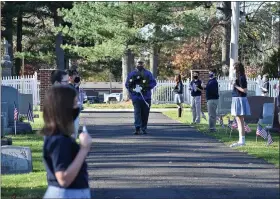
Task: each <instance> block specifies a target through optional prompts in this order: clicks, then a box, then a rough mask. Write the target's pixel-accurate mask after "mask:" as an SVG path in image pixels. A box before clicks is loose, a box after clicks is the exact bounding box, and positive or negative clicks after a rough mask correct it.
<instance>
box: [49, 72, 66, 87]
mask: <svg viewBox="0 0 280 199" xmlns="http://www.w3.org/2000/svg"><path fill="white" fill-rule="evenodd" d="M65 75H67V72H65V71H63V70H54V71H52V73H51V83H52V84H54V83H55V82H56V81H57V82H61V81H62V78H63V76H65Z"/></svg>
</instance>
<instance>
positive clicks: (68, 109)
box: [42, 86, 92, 198]
mask: <svg viewBox="0 0 280 199" xmlns="http://www.w3.org/2000/svg"><path fill="white" fill-rule="evenodd" d="M78 109H79V108H78V97H77V93H76V91H75V90H74V89H73V88H71V87H69V86H53V87H52V88H51V89H50V90H48V92H47V93H46V96H45V101H44V108H43V118H44V123H45V126H44V128H43V130H42V134H43V135H44V136H45V140H44V147H43V158H44V164H45V167H46V170H47V181H48V189H47V191H46V193H45V196H44V198H91V194H90V189H89V184H88V172H87V164H86V162H85V158H86V156H87V154H88V152H89V150H90V146H91V143H92V139H91V137H90V135H89V134H87V133H86V132H82V133H81V134H80V136H79V139H80V146H79V145H78V144H77V143H76V141H75V140H74V139H73V138H72V137H71V135H72V134H73V133H74V120H75V119H76V118H77V117H78V114H79V110H78Z"/></svg>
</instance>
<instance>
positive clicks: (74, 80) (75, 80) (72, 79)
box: [68, 70, 83, 139]
mask: <svg viewBox="0 0 280 199" xmlns="http://www.w3.org/2000/svg"><path fill="white" fill-rule="evenodd" d="M68 75H69V85H70V86H72V87H73V88H74V89H75V90H76V91H77V95H78V106H79V108H80V109H79V113H80V111H81V109H82V105H83V99H81V94H80V88H79V86H80V84H81V78H80V77H79V73H78V71H77V70H69V71H68ZM74 125H75V133H74V134H73V137H74V138H75V139H77V137H78V133H79V126H80V118H79V117H77V119H76V120H75V121H74Z"/></svg>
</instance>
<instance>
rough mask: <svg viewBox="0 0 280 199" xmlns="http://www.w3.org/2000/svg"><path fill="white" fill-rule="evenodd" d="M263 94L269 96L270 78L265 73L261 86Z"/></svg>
mask: <svg viewBox="0 0 280 199" xmlns="http://www.w3.org/2000/svg"><path fill="white" fill-rule="evenodd" d="M261 91H262V96H268V95H269V79H268V75H267V74H265V75H263V84H262V86H261Z"/></svg>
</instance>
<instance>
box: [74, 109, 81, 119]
mask: <svg viewBox="0 0 280 199" xmlns="http://www.w3.org/2000/svg"><path fill="white" fill-rule="evenodd" d="M79 114H80V108H73V120H74V121H75V120H76V119H77V117H78V116H79Z"/></svg>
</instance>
